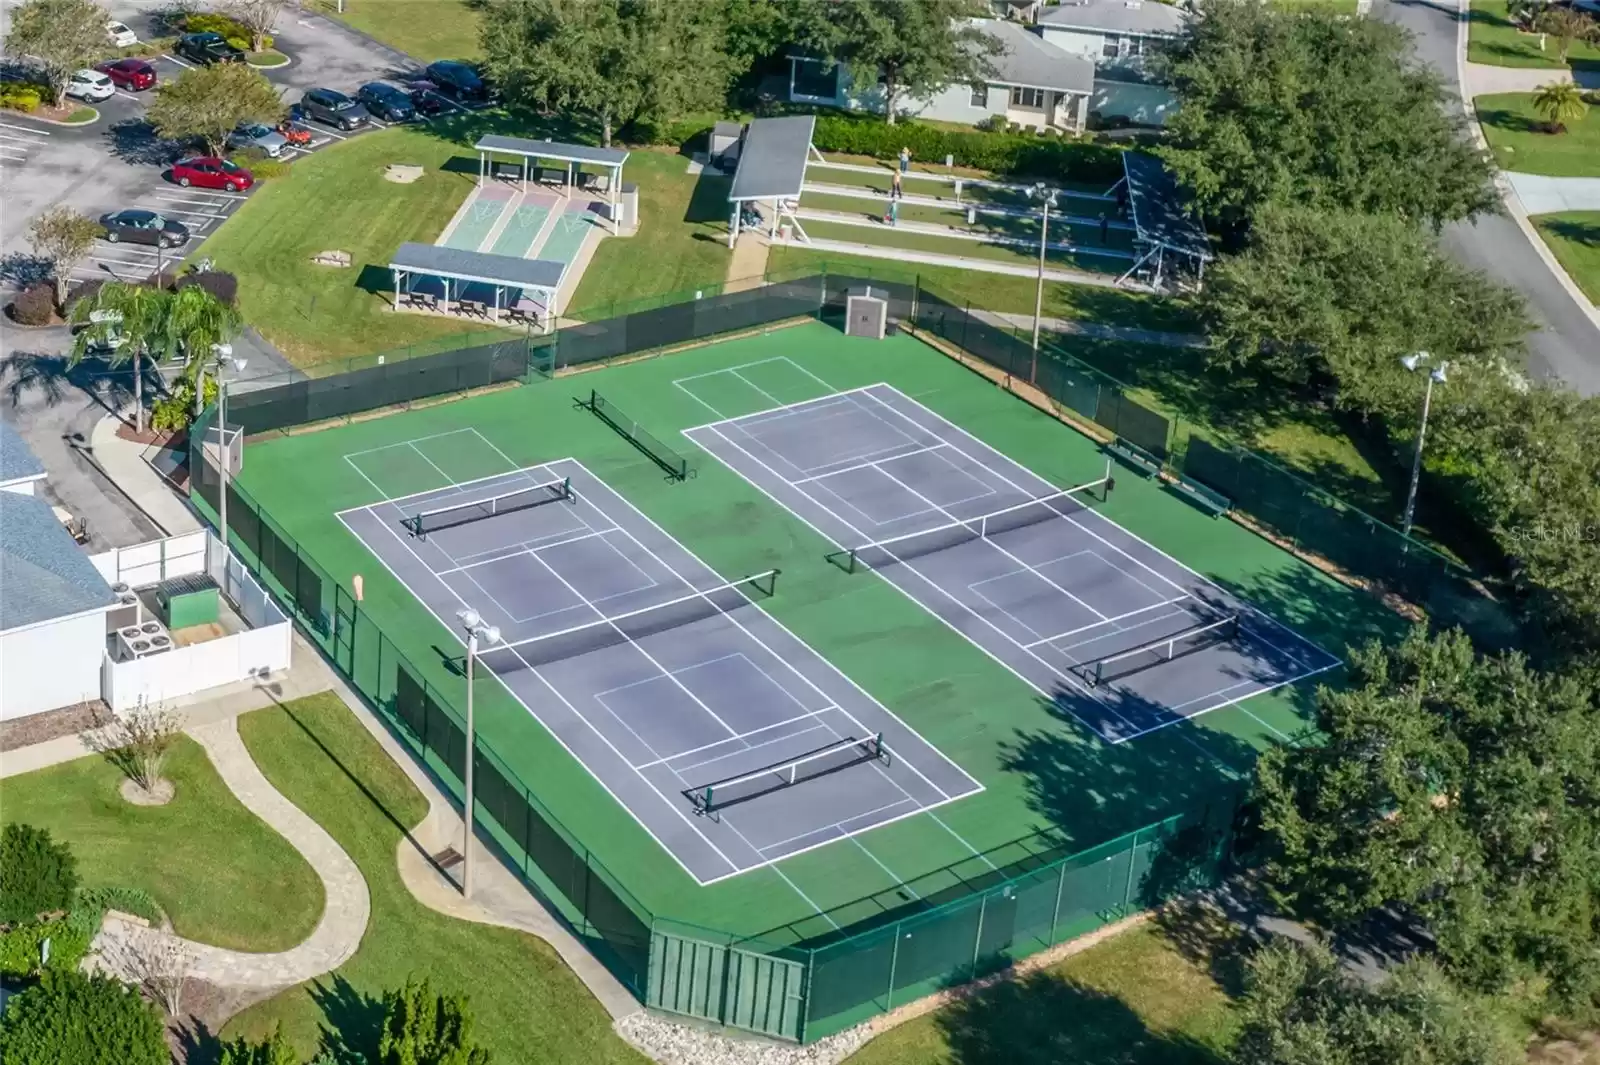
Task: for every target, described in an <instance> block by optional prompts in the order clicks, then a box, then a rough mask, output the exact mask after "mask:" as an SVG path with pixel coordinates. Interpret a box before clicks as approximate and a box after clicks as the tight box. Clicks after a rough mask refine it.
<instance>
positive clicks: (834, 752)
mask: <svg viewBox="0 0 1600 1065" xmlns="http://www.w3.org/2000/svg"><path fill="white" fill-rule="evenodd" d="M888 761H889V748H887V747H885V746H884V745H883V733H881V732H880V733H878V734H877V735H876V736H868V737H867V738H866V739H857V738H856V737H854V736H847V737H845V738H844V739H841V740H835V741H834V742H832V743H828V744H824V745H823V746H821V747H818V748H816V749H815V750H810V751H807V752H806V753H804V754H802V755H799V756H797V757H794V758H789V759H785V760H784V761H782V762H774V763H773V764H771V765H765V766H762V767H761V768H760V769H754V770H751V771H750V772H748V773H740V774H739V775H737V776H732V777H724V778H723V779H721V780H714V781H712V782H711V783H709V784H701V785H699V786H698V787H693V788H689V789H688V790H686V791H685V792H684V793H683V794H684V796H685V797H686V798H687V799H688V800H689V801H690V802H691V803H693V804H694V808H695V812H696V813H702V814H706V813H712V812H713V811H716V810H721V809H725V808H726V807H729V806H735V805H737V804H739V803H741V802H748V801H749V800H751V799H754V798H756V797H757V796H761V795H768V794H771V793H772V792H774V791H781V790H782V789H784V788H792V787H794V786H795V785H796V784H799V783H802V782H803V781H807V780H815V779H816V778H818V777H822V776H827V775H828V774H830V773H837V772H838V771H839V770H841V769H849V768H850V767H851V766H857V765H861V764H862V763H864V762H883V763H885V764H888Z"/></svg>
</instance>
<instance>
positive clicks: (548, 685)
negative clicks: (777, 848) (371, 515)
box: [338, 486, 838, 927]
mask: <svg viewBox="0 0 1600 1065" xmlns="http://www.w3.org/2000/svg"><path fill="white" fill-rule="evenodd" d="M374 487H376V486H374ZM351 509H355V510H359V509H365V508H360V507H355V508H351ZM345 513H348V511H341V512H340V514H339V515H338V516H339V519H340V521H344V517H343V515H344V514H345ZM345 526H346V528H349V523H348V522H345ZM384 527H385V528H388V526H387V525H384ZM389 531H390V533H391V535H393V536H394V538H395V540H396V541H397V542H398V543H399V544H400V546H402V547H404V548H405V549H406V551H408V552H409V553H410V554H411V555H412V556H413V557H414V558H416V560H417V561H418V562H421V563H422V564H423V565H424V566H426V565H427V562H426V561H424V560H423V558H422V556H420V555H418V554H417V553H416V552H415V551H413V550H412V548H411V545H410V544H408V543H406V542H405V541H404V540H402V539H401V538H400V535H399V534H398V533H395V532H394V531H393V530H392V529H391V530H389ZM350 532H351V533H352V534H353V535H354V536H355V538H356V539H357V540H360V541H361V542H362V543H363V544H366V541H365V540H364V539H362V537H361V534H360V533H358V532H356V531H355V530H354V529H350ZM371 553H372V554H373V555H374V556H375V557H376V558H377V559H378V562H379V564H380V565H382V566H383V568H384V569H386V570H388V571H389V575H390V576H391V577H393V578H394V579H395V580H397V581H399V582H400V585H401V587H403V588H405V590H406V591H408V592H411V597H412V598H413V599H415V600H416V601H417V602H419V603H421V604H422V607H423V609H425V610H426V611H427V612H428V613H430V614H432V615H433V617H434V620H435V621H437V622H438V623H439V624H440V625H443V626H444V627H445V628H446V629H448V630H450V632H451V633H452V634H453V635H455V638H456V639H457V640H461V635H460V633H459V631H458V627H457V626H454V625H451V624H450V623H449V622H447V621H445V619H444V618H442V617H440V616H439V615H438V613H437V612H436V611H435V610H434V609H433V607H432V606H431V605H430V604H429V603H428V601H427V600H426V599H423V598H422V597H421V596H419V595H417V593H416V592H415V591H413V590H412V588H411V585H410V584H408V583H407V582H406V580H405V578H404V577H401V576H400V574H398V573H396V572H395V571H394V568H393V567H392V566H390V565H389V563H388V562H387V561H385V559H384V557H383V556H382V555H381V554H378V552H376V551H372V552H371ZM439 585H440V587H442V588H444V589H445V591H447V592H449V593H450V594H451V595H452V596H454V597H455V599H456V601H457V602H459V603H460V604H461V605H462V606H464V607H466V606H470V604H469V603H467V602H466V601H465V600H464V599H462V598H461V596H459V595H457V594H456V592H455V590H454V589H453V588H451V587H450V586H449V585H447V584H445V583H444V582H443V581H439ZM462 646H463V647H465V646H466V644H465V642H463V643H462ZM523 664H524V665H525V666H527V669H528V671H529V672H531V673H532V674H533V675H534V676H535V677H536V678H538V680H539V682H540V683H541V684H543V685H544V686H545V687H546V688H548V689H549V690H550V692H551V694H552V695H554V696H555V697H556V698H557V699H559V700H560V701H561V703H562V705H564V706H565V707H566V708H567V709H568V710H570V711H571V712H572V715H573V716H574V717H576V718H577V719H578V720H580V721H582V722H583V723H584V724H585V725H587V726H588V727H589V731H591V732H593V733H594V734H595V736H596V737H597V738H598V739H599V740H600V742H601V743H603V744H605V745H606V746H607V747H608V748H610V750H611V753H612V754H614V755H616V756H617V759H618V760H619V761H621V762H622V763H623V764H624V765H629V762H628V759H627V758H626V757H624V756H623V754H622V752H621V751H619V750H617V748H616V746H615V745H614V744H613V743H612V742H611V741H610V740H609V739H607V738H606V735H605V733H603V732H601V731H600V730H599V729H598V728H596V727H595V726H594V723H593V722H591V721H590V720H589V719H588V718H586V717H584V715H583V714H581V713H579V712H578V708H577V707H575V706H573V705H572V702H571V701H570V700H569V699H567V697H566V696H565V695H563V694H562V693H561V690H560V689H559V688H557V687H556V686H555V685H554V684H551V683H550V680H549V678H547V677H546V676H545V675H544V674H543V673H541V672H539V670H538V668H537V667H535V666H532V665H528V663H527V662H526V660H524V662H523ZM488 672H489V673H490V674H491V675H492V676H493V677H494V678H495V680H496V681H498V682H499V683H500V686H501V687H502V688H504V689H505V690H506V694H508V695H510V696H511V698H513V699H515V700H516V701H517V703H518V704H519V705H520V706H522V707H523V709H525V710H527V711H528V716H529V717H531V718H533V719H534V720H535V721H537V722H538V723H539V726H540V727H541V728H543V729H544V730H545V733H546V734H547V735H549V736H550V737H551V738H552V739H554V740H555V741H556V743H558V744H560V746H561V749H562V750H564V751H566V752H567V755H568V757H570V758H572V760H573V761H575V762H577V763H578V764H579V765H581V766H584V768H585V770H586V771H587V770H588V766H587V765H586V764H585V763H584V761H583V759H582V758H579V757H578V755H577V753H576V752H575V751H573V749H572V748H571V747H569V746H567V742H566V740H564V739H562V737H561V736H560V734H559V733H557V732H556V731H555V729H553V728H551V727H550V726H549V725H548V724H546V723H545V722H544V720H543V719H542V718H540V717H539V715H538V714H537V713H535V712H534V711H533V708H532V707H530V706H529V705H528V704H527V703H526V702H524V701H523V699H522V697H521V696H520V695H518V694H517V693H516V692H515V691H514V690H512V688H511V685H510V684H509V683H507V682H506V680H505V678H504V677H502V676H500V674H499V673H496V672H495V671H494V670H492V669H491V670H489V671H488ZM589 775H590V776H591V777H593V778H594V779H595V780H596V781H597V782H598V783H599V784H600V787H601V788H602V789H604V791H605V793H606V794H607V795H610V796H611V798H612V799H613V800H615V802H616V803H617V805H618V806H620V807H622V808H623V809H624V810H627V811H628V812H629V814H630V815H632V816H633V819H634V821H635V823H637V824H638V825H639V827H640V828H642V829H644V832H645V835H647V836H649V837H650V838H651V839H652V840H654V841H655V843H656V845H657V846H658V847H660V848H661V849H662V850H664V851H666V852H667V854H668V855H670V856H671V858H672V860H673V861H675V862H677V863H678V867H679V868H680V869H682V870H683V871H684V872H685V873H687V874H688V875H689V876H690V877H691V878H692V879H693V880H694V881H695V883H697V884H702V885H703V884H706V883H708V881H704V880H701V879H700V877H699V875H698V874H697V873H696V872H695V871H694V870H693V869H690V868H689V867H688V866H687V865H685V864H684V863H683V859H682V858H680V857H679V856H678V855H677V853H676V852H675V851H673V849H672V848H671V847H669V846H667V845H666V844H665V843H663V842H662V841H661V838H660V837H659V836H657V835H656V834H655V833H654V832H652V831H651V830H650V826H649V825H647V824H645V822H644V820H643V819H642V818H640V817H639V816H638V815H637V814H634V813H633V811H632V809H631V808H630V807H629V806H628V804H627V803H625V802H623V800H622V798H621V796H619V795H618V794H617V793H616V792H614V791H612V790H611V786H610V785H609V784H608V783H606V780H605V778H604V777H603V776H601V775H599V774H598V773H593V772H590V773H589ZM635 775H636V776H638V778H639V779H640V780H641V781H643V782H644V784H645V786H646V787H648V788H649V789H650V790H651V791H652V792H654V793H655V794H656V796H657V797H658V798H659V799H661V801H662V802H663V803H664V804H665V805H666V806H667V807H668V808H669V809H670V810H672V812H673V813H675V814H676V815H677V816H678V818H679V819H680V820H682V821H683V823H684V824H686V825H688V826H689V827H690V828H691V829H693V830H694V833H695V835H697V836H699V837H700V839H701V841H702V842H704V843H705V845H706V846H707V847H709V848H711V851H712V853H713V854H715V855H716V856H717V857H719V858H721V859H722V861H723V862H724V863H725V864H726V865H727V866H728V867H729V868H730V869H732V870H733V872H731V873H728V874H725V875H726V876H736V875H738V874H739V873H742V872H745V871H746V870H745V869H742V868H740V866H739V864H738V863H737V862H735V861H734V860H733V859H731V858H729V857H728V856H727V855H726V854H724V853H723V851H722V848H720V847H718V846H717V845H716V844H715V843H713V842H712V841H711V839H710V837H708V836H707V835H706V834H705V833H704V832H703V831H701V829H700V826H699V825H697V824H695V823H694V819H693V818H692V817H690V816H689V815H688V814H687V813H685V812H684V811H683V809H682V808H681V807H679V806H678V805H677V804H675V803H673V802H672V800H671V799H669V798H668V797H667V796H666V795H663V794H662V793H661V789H659V788H657V787H656V786H655V784H653V783H651V781H650V780H649V778H648V777H646V776H645V775H644V774H642V773H638V772H635ZM751 850H752V851H753V852H754V853H755V854H756V857H758V858H759V857H760V856H761V855H760V852H759V851H755V848H753V847H752V848H751ZM718 879H722V878H721V877H719V878H718ZM795 891H796V893H797V894H799V895H800V897H801V898H805V894H804V893H803V892H801V891H800V889H799V888H795ZM806 901H807V902H808V903H810V900H809V899H807V900H806ZM810 905H811V907H812V908H813V909H816V904H815V903H810ZM818 912H820V911H818ZM834 927H838V926H837V925H835V926H834Z"/></svg>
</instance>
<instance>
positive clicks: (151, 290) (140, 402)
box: [71, 281, 172, 433]
mask: <svg viewBox="0 0 1600 1065" xmlns="http://www.w3.org/2000/svg"><path fill="white" fill-rule="evenodd" d="M171 301H172V294H171V293H169V292H166V291H163V290H162V289H159V288H156V287H155V286H153V285H144V284H134V283H130V282H127V281H107V282H106V283H105V284H104V285H101V286H100V291H99V292H97V293H95V295H94V299H93V300H87V299H83V300H79V301H78V302H77V303H75V304H73V306H72V314H71V319H72V322H73V324H75V325H83V326H87V328H85V329H83V330H80V331H79V333H78V335H77V338H76V339H75V340H74V341H73V345H72V365H74V366H76V365H77V364H78V363H79V362H81V361H82V360H83V357H84V356H85V355H87V354H88V353H89V349H90V347H91V346H95V347H102V348H105V349H108V350H109V351H110V352H111V354H110V356H109V361H110V363H111V365H112V366H113V367H116V366H120V365H121V364H123V363H124V362H127V361H129V360H130V359H131V360H132V362H133V405H134V427H135V428H136V429H137V430H138V431H139V432H141V433H143V432H144V428H145V417H144V373H143V367H142V365H141V363H140V360H141V359H142V358H144V357H145V356H147V355H151V354H153V353H156V352H159V351H162V350H164V349H165V347H166V343H165V337H166V332H167V319H168V310H167V309H168V305H169V304H170V303H171Z"/></svg>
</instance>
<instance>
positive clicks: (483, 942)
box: [223, 693, 645, 1065]
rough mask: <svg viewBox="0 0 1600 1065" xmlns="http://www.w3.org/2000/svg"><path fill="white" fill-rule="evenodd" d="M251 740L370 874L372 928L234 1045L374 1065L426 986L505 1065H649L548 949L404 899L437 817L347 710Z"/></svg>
mask: <svg viewBox="0 0 1600 1065" xmlns="http://www.w3.org/2000/svg"><path fill="white" fill-rule="evenodd" d="M239 729H240V732H241V733H242V734H243V736H244V740H245V744H246V745H247V746H248V747H249V749H250V753H251V755H252V757H254V758H255V760H256V764H257V765H259V766H260V767H261V771H262V772H263V773H265V774H266V776H267V779H268V780H270V781H272V783H273V785H274V786H275V787H277V788H278V790H280V791H282V792H283V793H284V794H285V795H287V796H288V797H289V799H290V800H291V801H292V802H293V803H294V804H295V805H297V806H299V807H300V808H301V809H302V810H304V811H305V812H306V813H307V814H309V815H310V816H311V817H313V818H314V819H315V820H316V821H317V823H319V824H320V825H322V827H323V828H325V829H327V830H328V832H329V833H331V834H332V836H333V837H334V839H336V840H338V841H339V844H340V846H342V847H344V849H345V851H346V852H347V853H349V855H350V857H351V858H353V859H354V860H355V862H356V864H357V865H358V866H359V867H360V868H361V872H362V875H363V876H365V877H366V881H367V889H368V890H369V891H370V892H371V895H372V917H371V923H370V924H368V926H367V933H366V935H365V936H364V937H363V938H362V940H361V948H360V950H358V951H357V952H356V954H355V956H354V957H352V958H351V959H350V960H349V961H348V962H346V963H345V964H344V965H343V966H341V967H340V968H339V969H338V970H337V971H335V972H334V973H331V974H330V975H328V976H326V977H323V978H321V979H319V980H316V981H313V982H311V983H309V984H302V985H301V986H299V987H295V988H290V989H289V990H287V991H284V992H283V993H281V994H279V995H277V996H276V997H274V998H271V999H268V1000H267V1001H266V1002H263V1003H261V1004H260V1005H257V1006H255V1007H252V1008H251V1009H249V1010H247V1011H245V1012H244V1013H242V1014H240V1015H239V1016H238V1017H236V1018H234V1020H233V1021H231V1022H230V1023H229V1024H228V1026H227V1028H226V1029H225V1030H224V1033H223V1034H224V1036H225V1037H226V1038H232V1037H234V1036H235V1035H249V1036H251V1037H252V1038H259V1037H262V1036H265V1035H266V1034H267V1033H269V1032H270V1031H271V1030H272V1027H273V1025H274V1024H277V1023H278V1022H282V1024H283V1028H284V1032H285V1034H286V1035H288V1036H289V1038H290V1039H291V1040H292V1041H293V1042H294V1044H295V1046H296V1047H297V1048H298V1049H299V1051H300V1053H301V1055H302V1057H306V1056H309V1055H310V1054H311V1053H312V1051H313V1050H314V1049H315V1048H316V1046H317V1044H318V1042H319V1039H320V1038H321V1035H322V1032H323V1030H324V1029H327V1030H331V1031H332V1032H334V1033H337V1037H338V1038H339V1039H340V1040H342V1042H343V1045H344V1047H345V1048H348V1049H350V1050H354V1051H357V1052H361V1053H364V1054H366V1055H367V1060H370V1061H376V1060H377V1056H376V1053H375V1051H376V1046H375V1044H376V1039H377V1032H376V1029H375V1025H376V1023H377V1022H378V1021H379V1020H380V1019H381V1014H380V1013H379V1010H380V1008H381V1007H380V1005H379V1002H380V999H381V996H382V994H383V992H384V990H385V989H387V988H391V987H395V986H397V985H399V984H401V983H404V982H405V979H406V977H408V976H418V977H427V978H428V979H429V980H431V981H432V982H433V986H434V988H435V989H436V990H438V991H441V992H445V993H450V994H454V993H461V994H465V995H467V996H468V997H469V998H470V999H471V1001H472V1009H473V1013H474V1015H475V1016H476V1018H477V1027H476V1034H477V1038H478V1040H479V1041H480V1042H482V1043H483V1044H484V1045H485V1046H487V1047H488V1048H490V1050H491V1051H492V1053H493V1056H494V1060H495V1063H496V1065H563V1063H571V1065H613V1063H615V1065H620V1063H637V1065H644V1062H645V1059H644V1058H643V1057H641V1056H640V1055H638V1054H637V1053H635V1052H634V1051H633V1050H632V1049H631V1048H629V1047H628V1046H627V1045H626V1044H624V1043H623V1042H622V1041H621V1040H620V1039H618V1038H617V1037H616V1036H615V1035H614V1034H613V1033H612V1031H611V1024H610V1018H609V1017H608V1016H607V1015H606V1012H605V1011H604V1010H603V1009H601V1007H600V1005H599V1003H597V1002H596V1001H595V1000H594V999H593V998H592V997H591V996H590V994H589V992H588V990H587V989H586V988H585V987H584V986H583V984H582V983H580V982H579V980H578V978H577V977H576V976H574V975H573V974H572V971H571V970H570V969H568V968H567V966H566V964H565V963H564V962H562V961H561V959H560V958H559V957H558V956H557V955H556V953H555V951H553V950H552V949H550V947H549V946H547V945H546V944H545V943H544V942H543V941H542V940H538V939H535V938H534V937H532V936H528V935H525V934H523V933H521V932H514V931H511V930H509V929H504V928H495V927H492V926H489V925H480V924H472V923H469V922H466V921H458V920H455V919H453V918H450V917H445V916H443V915H441V914H438V913H435V912H434V911H433V910H430V909H427V908H426V907H424V906H423V905H422V904H421V903H419V902H417V901H416V900H415V899H414V898H413V897H412V895H411V893H410V892H408V891H407V890H406V888H405V885H404V884H402V883H401V881H400V876H399V873H398V872H397V871H396V869H395V849H396V847H397V846H398V845H399V843H400V840H401V837H402V835H403V833H404V831H405V829H406V828H407V827H409V826H412V825H415V824H416V823H417V822H418V821H420V820H421V819H422V818H423V816H424V815H425V814H426V812H427V803H426V800H424V799H423V797H422V796H421V795H420V794H419V793H418V792H417V790H416V788H415V787H413V786H412V784H411V782H410V781H409V780H407V779H406V777H405V774H404V773H402V772H401V770H400V767H399V766H397V765H395V764H394V762H393V761H391V760H390V759H389V756H388V755H386V754H385V753H384V752H383V749H382V748H381V747H379V746H378V744H377V742H376V741H374V740H373V738H372V737H371V736H370V735H369V734H368V733H367V731H366V729H365V728H363V727H362V725H361V723H360V722H359V721H357V720H356V719H355V717H354V716H353V715H351V713H350V711H349V710H348V709H346V708H345V706H344V704H343V703H341V702H340V701H339V699H338V698H337V697H336V696H334V695H332V694H331V693H325V694H323V695H317V696H312V697H311V698H308V699H301V700H298V701H296V702H292V703H288V704H286V705H284V706H282V707H274V708H271V709H268V710H258V711H256V712H255V713H252V714H247V715H245V716H244V717H242V718H240V720H239ZM339 1060H341V1061H342V1060H345V1058H344V1057H343V1056H341V1057H340V1058H339Z"/></svg>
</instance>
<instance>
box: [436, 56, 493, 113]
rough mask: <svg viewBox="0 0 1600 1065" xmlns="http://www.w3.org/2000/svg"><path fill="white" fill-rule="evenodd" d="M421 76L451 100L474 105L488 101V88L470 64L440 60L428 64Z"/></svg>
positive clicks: (452, 60)
mask: <svg viewBox="0 0 1600 1065" xmlns="http://www.w3.org/2000/svg"><path fill="white" fill-rule="evenodd" d="M423 76H424V77H426V78H427V79H428V80H429V81H431V82H433V84H434V85H436V86H438V88H439V91H440V92H442V93H444V94H445V95H446V96H448V97H450V98H451V99H452V100H459V101H461V102H462V103H475V104H476V103H487V102H488V100H489V86H487V85H485V84H484V83H483V78H482V77H480V76H479V75H478V72H477V71H476V70H474V69H473V68H472V66H471V65H470V64H467V63H460V62H457V61H456V60H454V59H441V60H439V61H438V62H437V63H429V64H428V69H427V70H425V71H424V72H423Z"/></svg>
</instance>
